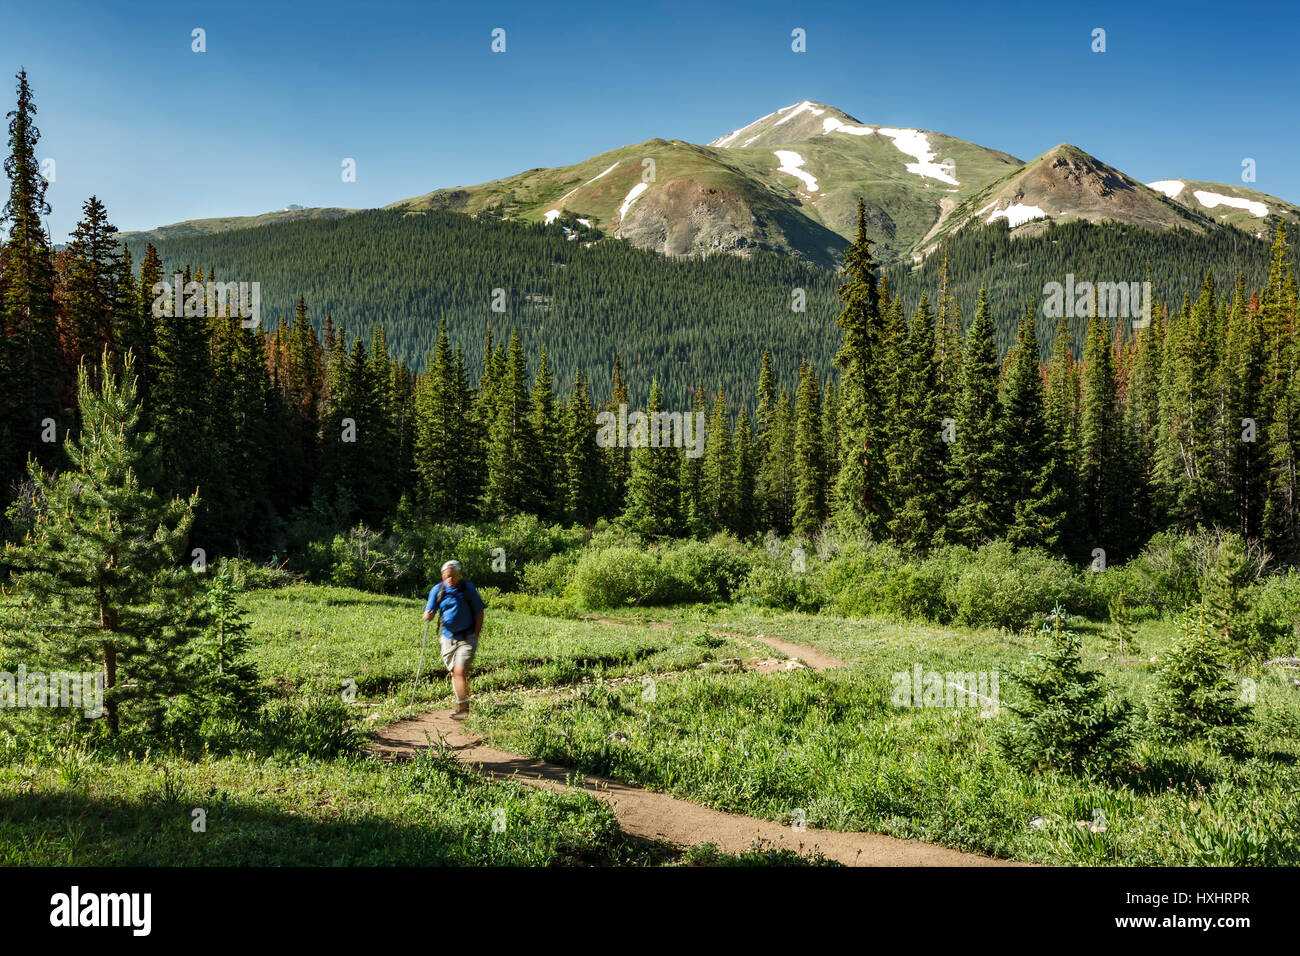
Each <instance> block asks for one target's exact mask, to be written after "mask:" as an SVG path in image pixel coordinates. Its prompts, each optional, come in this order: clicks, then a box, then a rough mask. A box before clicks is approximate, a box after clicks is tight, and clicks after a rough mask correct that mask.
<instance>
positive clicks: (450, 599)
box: [424, 578, 484, 641]
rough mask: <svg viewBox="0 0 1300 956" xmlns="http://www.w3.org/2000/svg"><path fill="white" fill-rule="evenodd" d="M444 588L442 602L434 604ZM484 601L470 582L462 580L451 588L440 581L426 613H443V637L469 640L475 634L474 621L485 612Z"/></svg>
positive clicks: (430, 595) (431, 592)
mask: <svg viewBox="0 0 1300 956" xmlns="http://www.w3.org/2000/svg"><path fill="white" fill-rule="evenodd" d="M438 588H442V601H440V602H438V603H437V604H435V603H434V598H436V597H437V595H438ZM483 608H484V605H483V599H482V598H481V597H479V594H478V589H477V588H476V587H474V585H473V584H471V583H470V582H469V581H466V580H465V579H464V578H461V580H460V584H458V585H457V586H456V587H454V588H453V587H449V586H447V585H445V584H443V583H442V582H441V581H439V582H438V583H437V584H435V585H434V586H433V589H432V590H431V591H429V603H428V604H426V605H425V606H424V609H425V610H426V611H435V610H436V611H441V612H442V636H443V637H446V638H449V639H453V640H462V641H463V640H468V639H470V638H471V637H473V634H474V619H475V618H476V617H478V615H479V614H481V613H482V612H483Z"/></svg>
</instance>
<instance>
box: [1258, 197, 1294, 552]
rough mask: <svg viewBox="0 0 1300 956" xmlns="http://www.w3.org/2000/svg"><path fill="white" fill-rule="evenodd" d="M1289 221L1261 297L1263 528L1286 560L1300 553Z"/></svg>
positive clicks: (1280, 229) (1274, 252) (1275, 242)
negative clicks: (1265, 490) (1265, 492)
mask: <svg viewBox="0 0 1300 956" xmlns="http://www.w3.org/2000/svg"><path fill="white" fill-rule="evenodd" d="M1287 255H1288V246H1287V240H1286V227H1285V226H1284V225H1283V224H1282V223H1281V222H1279V223H1278V226H1277V234H1276V236H1275V237H1274V240H1273V248H1272V253H1271V261H1270V264H1269V273H1268V281H1267V283H1265V286H1264V293H1263V295H1262V296H1261V297H1260V325H1261V328H1262V332H1263V337H1264V352H1265V357H1264V368H1265V372H1264V384H1263V396H1262V406H1263V407H1262V415H1263V422H1262V423H1261V424H1260V430H1262V431H1263V432H1264V433H1265V435H1266V437H1267V442H1268V446H1267V454H1268V497H1267V500H1266V502H1265V505H1264V516H1263V524H1264V533H1265V540H1266V542H1267V543H1268V546H1269V549H1270V550H1271V551H1273V553H1274V554H1276V555H1278V556H1279V557H1281V558H1283V559H1284V560H1292V559H1294V558H1295V557H1296V556H1297V554H1300V435H1297V431H1296V428H1297V426H1296V422H1298V421H1300V388H1298V387H1297V383H1300V375H1298V374H1297V371H1296V362H1297V354H1296V353H1297V349H1296V344H1295V334H1296V296H1295V285H1294V276H1293V275H1292V273H1291V266H1290V263H1289V261H1288V259H1287Z"/></svg>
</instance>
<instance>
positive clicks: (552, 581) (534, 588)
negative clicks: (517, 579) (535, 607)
mask: <svg viewBox="0 0 1300 956" xmlns="http://www.w3.org/2000/svg"><path fill="white" fill-rule="evenodd" d="M579 557H580V554H579V552H578V551H566V552H563V553H561V554H553V555H551V556H550V557H549V558H547V559H546V560H545V561H532V562H530V563H528V564H526V565H525V566H524V570H523V574H522V575H521V577H522V583H523V589H524V590H525V591H527V592H528V593H529V594H535V595H548V596H551V597H556V596H559V595H561V594H563V593H564V592H565V591H566V590H567V589H568V587H569V582H570V581H572V580H573V571H574V569H575V568H576V567H577V566H578V558H579Z"/></svg>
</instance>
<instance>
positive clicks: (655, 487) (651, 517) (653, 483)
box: [623, 382, 683, 538]
mask: <svg viewBox="0 0 1300 956" xmlns="http://www.w3.org/2000/svg"><path fill="white" fill-rule="evenodd" d="M662 411H663V399H662V398H661V392H660V390H659V383H658V382H653V383H652V384H651V385H650V401H649V403H648V404H647V405H646V410H645V413H644V417H643V418H642V419H641V424H642V429H643V430H642V432H641V434H642V436H643V437H644V439H645V441H644V443H641V442H640V441H639V440H638V443H637V445H636V446H635V447H634V448H633V451H632V474H631V476H630V477H629V478H628V483H627V510H626V511H624V513H623V522H624V524H626V525H627V527H628V528H630V529H631V530H632V531H634V532H636V533H637V534H640V535H644V536H645V537H648V538H662V537H672V536H674V535H678V534H680V533H681V532H682V529H683V520H682V512H681V503H682V494H681V489H680V487H679V481H680V475H681V470H682V468H681V464H680V461H679V458H681V457H683V456H681V455H680V454H679V452H678V450H677V449H676V448H673V447H672V446H671V445H668V444H665V443H664V442H662V440H661V441H658V442H654V441H652V435H651V433H652V432H657V433H658V436H657V437H660V438H662V431H661V430H660V429H657V428H655V423H656V421H657V418H656V416H657V415H658V414H659V413H660V412H662ZM628 418H629V425H628V432H629V435H628V442H629V444H631V443H632V441H633V435H634V433H635V430H634V429H633V426H632V425H631V423H630V420H631V414H630V413H629V415H628Z"/></svg>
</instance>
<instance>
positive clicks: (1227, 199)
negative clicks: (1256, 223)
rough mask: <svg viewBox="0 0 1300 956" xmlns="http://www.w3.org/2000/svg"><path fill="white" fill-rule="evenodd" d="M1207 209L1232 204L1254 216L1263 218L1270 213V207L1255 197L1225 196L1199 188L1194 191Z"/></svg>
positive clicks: (1197, 198) (1194, 194)
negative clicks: (1257, 200)
mask: <svg viewBox="0 0 1300 956" xmlns="http://www.w3.org/2000/svg"><path fill="white" fill-rule="evenodd" d="M1192 195H1193V196H1195V197H1196V201H1197V202H1199V203H1200V204H1201V205H1202V206H1204V207H1205V208H1206V209H1213V208H1214V207H1215V206H1232V207H1233V208H1234V209H1245V210H1246V211H1247V212H1249V213H1250V214H1251V215H1252V216H1255V217H1256V218H1258V219H1263V218H1264V217H1265V216H1267V215H1268V207H1267V206H1265V205H1264V204H1263V203H1262V202H1256V201H1255V200H1253V199H1238V198H1237V197H1236V196H1223V195H1220V194H1219V193H1212V192H1207V191H1206V190H1204V189H1198V190H1196V192H1194V193H1192Z"/></svg>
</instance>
